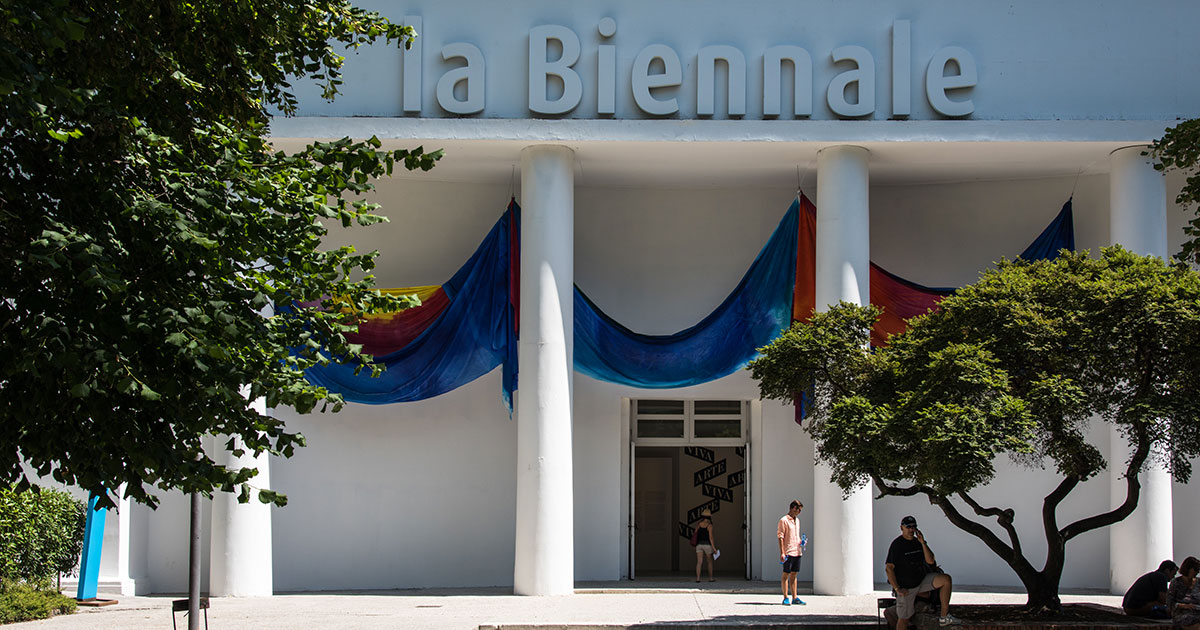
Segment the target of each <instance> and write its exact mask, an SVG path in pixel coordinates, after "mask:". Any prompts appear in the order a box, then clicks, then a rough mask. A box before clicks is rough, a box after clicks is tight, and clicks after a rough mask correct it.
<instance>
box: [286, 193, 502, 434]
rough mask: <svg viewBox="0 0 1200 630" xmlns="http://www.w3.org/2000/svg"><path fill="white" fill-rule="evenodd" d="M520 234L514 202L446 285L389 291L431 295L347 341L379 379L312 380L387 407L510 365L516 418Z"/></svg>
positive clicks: (349, 371) (321, 370)
mask: <svg viewBox="0 0 1200 630" xmlns="http://www.w3.org/2000/svg"><path fill="white" fill-rule="evenodd" d="M519 230H520V208H519V207H518V206H517V204H516V203H515V202H513V203H510V204H509V207H508V210H507V211H506V212H505V213H504V215H503V216H502V217H500V220H499V221H497V222H496V224H495V225H494V226H493V227H492V229H491V231H490V232H488V235H487V237H486V238H484V240H483V242H482V243H481V244H480V245H479V248H478V249H476V250H475V253H474V254H472V255H471V258H470V259H469V260H468V261H467V263H466V264H464V265H463V266H462V267H461V268H460V269H459V270H458V272H456V273H455V274H454V277H453V278H451V279H450V280H449V281H448V282H446V284H444V285H442V286H441V287H417V288H414V289H392V290H389V291H391V292H394V293H418V294H421V293H422V292H424V294H425V295H428V296H429V297H428V298H427V299H426V300H423V301H422V305H421V306H420V307H417V308H412V309H408V310H406V311H402V312H401V313H397V314H394V315H386V316H383V317H379V318H368V320H367V321H366V322H364V323H363V324H362V325H360V328H359V332H358V333H357V334H352V335H347V336H348V337H349V339H350V341H351V342H352V343H361V344H363V352H365V353H367V354H370V355H372V356H373V358H374V360H375V361H376V362H378V363H382V364H383V365H384V366H385V368H386V370H385V371H384V372H383V374H382V375H380V376H379V377H378V378H371V377H370V375H369V372H363V373H360V374H359V375H355V374H354V367H353V366H348V365H337V364H330V365H327V366H319V367H314V368H311V369H309V370H308V371H307V373H306V376H307V378H308V380H309V381H310V382H312V383H314V384H317V385H321V386H324V387H326V388H328V389H329V390H330V391H332V392H336V393H339V394H342V396H343V397H345V399H346V400H348V401H352V402H359V403H368V404H386V403H394V402H411V401H416V400H424V399H427V398H433V397H434V396H438V395H441V394H444V393H446V392H448V391H451V390H454V389H457V388H459V387H462V386H463V385H466V384H467V383H470V382H471V381H473V380H475V379H477V378H479V377H480V376H483V375H484V374H487V373H488V372H491V371H492V370H493V369H495V368H496V366H499V365H502V366H503V367H504V374H503V397H504V403H505V405H507V406H508V409H509V411H510V412H511V411H512V392H513V391H514V390H516V386H517V342H516V337H517V317H518V311H517V305H516V300H515V299H513V296H517V295H519V294H520V291H519V289H517V287H518V285H517V279H516V273H515V270H516V268H517V267H516V266H515V265H514V260H516V259H517V255H518V250H517V249H516V247H515V245H516V240H517V235H518V234H519Z"/></svg>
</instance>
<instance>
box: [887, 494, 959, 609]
mask: <svg viewBox="0 0 1200 630" xmlns="http://www.w3.org/2000/svg"><path fill="white" fill-rule="evenodd" d="M884 562H885V563H886V564H884V571H885V572H886V573H887V579H888V583H889V584H891V585H892V589H893V590H895V591H896V630H905V629H906V628H908V620H909V619H911V618H912V616H913V613H914V612H916V600H917V595H919V594H921V593H928V592H930V591H933V590H934V589H937V591H938V595H939V596H940V597H939V598H940V599H941V611H940V613H939V615H938V623H939V624H941V625H943V626H945V625H949V624H952V623H957V622H958V618H956V617H954V616H953V615H951V614H950V592H951V590H952V589H953V586H954V581H953V580H952V579H951V578H950V576H949V575H946V574H945V573H942V572H941V571H938V570H936V569H935V568H934V567H936V566H937V559H936V557H935V556H934V555H933V550H932V549H930V548H929V544H928V543H926V542H925V535H924V534H922V533H921V530H919V529H917V519H915V518H913V517H911V516H905V517H904V518H902V519H900V535H899V536H897V537H896V539H895V540H893V541H892V544H891V546H890V547H888V553H887V560H885V561H884Z"/></svg>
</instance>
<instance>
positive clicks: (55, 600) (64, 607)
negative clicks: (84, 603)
mask: <svg viewBox="0 0 1200 630" xmlns="http://www.w3.org/2000/svg"><path fill="white" fill-rule="evenodd" d="M73 612H75V600H73V599H71V598H70V597H67V596H65V595H60V594H59V593H56V592H54V591H39V590H34V589H33V588H30V587H29V586H11V587H9V588H8V589H7V590H5V591H3V592H0V623H16V622H18V621H31V620H33V619H46V618H47V617H50V616H52V615H55V614H59V615H67V614H70V613H73Z"/></svg>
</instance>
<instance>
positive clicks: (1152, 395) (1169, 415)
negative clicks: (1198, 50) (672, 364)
mask: <svg viewBox="0 0 1200 630" xmlns="http://www.w3.org/2000/svg"><path fill="white" fill-rule="evenodd" d="M876 316H877V311H875V310H874V309H872V308H870V307H858V306H854V305H851V304H846V303H842V304H840V305H838V306H835V307H833V308H831V309H830V310H829V311H828V312H823V313H816V314H814V315H813V318H812V320H811V321H810V322H809V323H803V324H796V325H794V326H793V327H792V328H791V330H789V331H787V332H786V333H785V334H784V335H783V336H782V337H780V339H779V340H777V341H776V342H774V343H773V344H771V345H770V346H767V347H766V348H763V350H762V353H763V354H762V357H761V358H760V359H758V360H756V361H754V362H752V363H751V364H750V369H751V371H752V372H753V376H754V378H755V379H757V380H758V381H759V382H760V388H761V391H762V394H763V396H765V397H769V398H775V399H784V400H790V399H792V398H793V397H794V396H795V395H796V392H800V391H803V390H804V389H805V388H807V387H809V386H810V385H812V384H815V390H816V392H815V397H814V398H815V399H814V405H813V412H812V413H811V414H810V415H809V419H808V422H807V423H806V426H805V428H806V430H807V431H808V432H809V433H810V434H811V435H812V436H813V440H814V444H815V450H816V456H817V458H818V459H819V460H821V461H823V462H825V463H827V464H828V465H829V466H830V467H831V468H832V471H833V480H834V481H835V482H836V483H837V484H838V485H839V486H840V487H841V488H843V490H846V491H848V490H851V489H853V488H856V487H862V485H863V484H866V483H869V482H870V483H874V485H875V487H876V488H877V489H878V490H879V493H880V496H887V495H903V496H912V495H922V496H925V497H926V498H928V499H929V501H930V502H931V503H933V504H934V505H936V506H937V507H939V508H940V509H941V510H942V511H943V513H944V514H945V515H946V516H947V518H948V519H949V520H950V521H951V522H952V523H953V524H954V525H956V526H958V527H959V528H961V529H963V530H965V531H967V532H968V533H971V534H973V535H975V536H976V537H978V538H979V539H980V540H981V541H983V542H984V543H985V544H986V545H987V546H988V548H989V549H991V550H992V551H993V552H995V553H996V554H998V555H999V556H1000V557H1001V558H1003V559H1004V560H1005V561H1006V562H1007V563H1008V564H1009V565H1010V566H1011V567H1012V568H1013V570H1014V571H1015V572H1016V573H1017V575H1018V576H1019V577H1020V579H1021V581H1022V583H1023V584H1024V585H1025V587H1026V589H1027V590H1028V593H1029V604H1030V606H1031V607H1046V608H1052V609H1053V608H1057V607H1058V606H1059V601H1058V583H1059V579H1060V577H1061V574H1062V568H1063V562H1064V559H1065V552H1066V543H1067V542H1068V541H1070V540H1071V539H1073V538H1075V537H1076V536H1078V535H1080V534H1082V533H1084V532H1087V531H1091V530H1094V529H1097V528H1100V527H1105V526H1108V525H1111V524H1113V523H1116V522H1118V521H1120V520H1122V519H1124V518H1125V517H1127V516H1128V515H1129V514H1130V513H1131V512H1132V511H1133V509H1134V508H1135V507H1136V506H1137V502H1138V496H1139V492H1140V485H1139V483H1138V479H1137V474H1138V472H1139V471H1142V470H1143V469H1145V468H1146V467H1147V466H1148V465H1151V464H1152V463H1157V464H1161V465H1163V466H1165V467H1166V468H1167V469H1168V470H1170V472H1171V473H1172V474H1173V476H1174V478H1175V479H1176V480H1178V481H1181V482H1182V481H1187V480H1188V479H1189V478H1190V476H1191V473H1192V469H1191V459H1192V458H1194V457H1196V455H1197V454H1200V422H1198V419H1200V352H1198V351H1197V350H1198V349H1200V277H1198V276H1197V274H1196V273H1195V272H1194V271H1191V270H1189V269H1188V268H1186V267H1185V266H1183V265H1182V264H1176V265H1168V264H1166V263H1164V262H1163V261H1162V260H1161V259H1158V258H1155V257H1142V256H1138V255H1136V254H1133V253H1130V252H1128V251H1126V250H1124V249H1122V248H1120V247H1114V248H1111V249H1106V250H1104V252H1103V255H1102V256H1101V257H1100V258H1099V259H1092V258H1089V257H1088V255H1087V253H1086V252H1083V253H1078V254H1073V253H1069V252H1065V251H1064V252H1062V253H1061V254H1060V256H1059V257H1058V258H1057V259H1055V260H1053V261H1039V262H1033V263H1028V262H1022V261H1017V262H1001V263H1000V264H999V266H998V268H997V269H995V270H992V271H988V272H985V273H984V274H983V275H982V277H981V278H980V280H979V281H978V282H976V283H975V284H973V285H970V286H967V287H963V288H962V289H959V290H958V291H957V292H956V293H955V294H954V295H952V296H950V297H947V298H946V299H945V300H943V301H942V303H941V305H940V308H939V309H938V310H937V311H935V312H932V313H929V314H927V315H924V316H921V317H918V318H915V319H913V320H912V321H911V322H910V328H909V329H908V330H907V331H906V332H904V333H902V334H899V335H896V336H893V337H892V338H891V339H890V340H889V345H888V346H887V347H884V348H879V349H876V350H874V351H872V350H870V349H868V348H867V343H868V340H869V339H870V330H871V324H872V323H873V322H874V321H875V318H876ZM1097 420H1099V421H1103V422H1104V423H1110V424H1112V425H1115V426H1116V427H1117V429H1118V430H1119V432H1120V434H1121V435H1122V436H1124V437H1125V439H1127V440H1128V441H1129V445H1130V448H1131V452H1132V454H1131V456H1130V458H1129V459H1128V460H1127V461H1123V462H1107V461H1106V459H1105V456H1104V454H1103V453H1101V451H1100V450H1099V449H1098V448H1097V447H1096V446H1094V445H1093V444H1092V443H1091V442H1090V441H1089V438H1090V437H1092V434H1093V433H1094V430H1095V427H1094V426H1093V424H1094V423H1095V422H1096V421H1097ZM1000 458H1008V459H1011V460H1014V461H1016V462H1018V463H1021V464H1024V465H1027V466H1032V467H1037V468H1045V469H1052V470H1054V471H1055V472H1056V473H1057V475H1058V476H1059V477H1060V478H1061V481H1060V482H1059V483H1058V485H1057V486H1056V487H1055V489H1054V490H1053V491H1052V492H1051V493H1050V494H1049V495H1047V496H1046V497H1045V499H1044V501H1043V507H1042V512H1041V514H1040V520H1041V522H1042V525H1043V529H1044V533H1045V537H1046V542H1047V549H1048V551H1047V557H1046V562H1045V565H1044V566H1043V568H1042V569H1040V570H1038V569H1035V568H1034V565H1033V564H1032V563H1031V562H1030V560H1029V559H1028V558H1026V557H1025V554H1024V552H1023V551H1022V545H1021V538H1020V536H1019V534H1018V531H1017V529H1016V528H1015V526H1014V525H1013V521H1014V518H1015V516H1016V512H1015V510H1014V509H1013V508H1012V507H1005V506H1001V507H989V506H984V505H982V504H980V503H979V502H977V501H976V500H975V499H974V498H973V497H972V495H971V492H972V491H973V490H975V489H977V488H980V487H981V486H984V485H986V484H988V483H989V482H991V481H993V480H994V479H995V477H996V474H997V470H996V463H997V460H999V459H1000ZM1108 466H1112V467H1113V468H1114V470H1113V472H1114V474H1116V475H1118V476H1119V478H1121V479H1123V480H1124V482H1125V484H1126V496H1125V499H1124V502H1123V503H1122V504H1121V505H1120V506H1119V507H1117V508H1115V509H1112V510H1111V511H1106V512H1102V513H1097V514H1093V515H1089V516H1086V517H1084V518H1080V519H1078V520H1076V521H1074V522H1071V523H1067V524H1061V523H1059V522H1058V514H1057V508H1058V506H1059V505H1060V504H1061V503H1062V502H1063V500H1064V499H1065V498H1066V497H1067V495H1068V494H1069V493H1070V492H1071V491H1072V490H1073V489H1074V488H1076V487H1077V486H1078V485H1079V484H1080V483H1082V482H1084V481H1086V480H1088V479H1090V478H1093V477H1095V476H1096V475H1098V474H1100V473H1101V472H1102V471H1103V470H1105V468H1106V467H1108ZM992 519H994V521H993V523H994V524H989V520H992Z"/></svg>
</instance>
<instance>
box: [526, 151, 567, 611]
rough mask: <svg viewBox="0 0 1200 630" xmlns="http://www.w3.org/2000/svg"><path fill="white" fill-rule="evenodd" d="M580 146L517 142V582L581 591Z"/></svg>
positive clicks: (552, 591)
mask: <svg viewBox="0 0 1200 630" xmlns="http://www.w3.org/2000/svg"><path fill="white" fill-rule="evenodd" d="M574 169H575V154H574V152H573V151H571V149H568V148H567V147H562V146H553V145H538V146H531V147H526V148H525V149H524V150H522V151H521V329H520V333H521V342H520V349H519V353H518V356H517V358H518V361H519V362H520V366H521V380H520V383H519V385H518V395H517V523H516V526H517V540H516V558H515V567H514V570H513V591H514V592H515V593H516V594H518V595H570V594H572V593H574V592H575V535H574V530H575V518H574V511H575V508H574V496H573V488H572V483H573V482H572V473H573V471H572V452H571V449H572V442H571V376H572V365H573V363H572V361H573V359H572V342H573V335H574V312H573V310H572V309H573V299H574V297H573V296H574V293H573V289H572V287H573V283H574V272H575V265H574V238H575V234H574V224H575V217H574V213H575V188H574V186H575V180H574Z"/></svg>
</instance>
